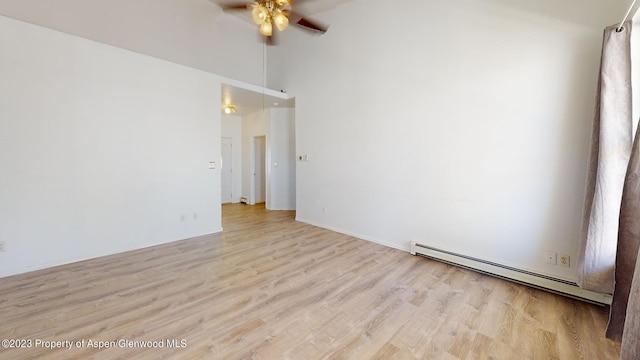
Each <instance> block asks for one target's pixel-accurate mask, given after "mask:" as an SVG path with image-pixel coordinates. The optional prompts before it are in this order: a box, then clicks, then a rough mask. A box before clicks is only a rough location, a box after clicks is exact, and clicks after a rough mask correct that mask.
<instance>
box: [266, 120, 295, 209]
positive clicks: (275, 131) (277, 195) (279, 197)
mask: <svg viewBox="0 0 640 360" xmlns="http://www.w3.org/2000/svg"><path fill="white" fill-rule="evenodd" d="M270 128H271V132H270V133H271V142H270V143H271V151H270V154H271V156H270V162H269V164H268V167H269V172H270V175H271V176H270V179H271V180H270V185H271V186H270V191H271V196H270V200H271V201H270V202H269V204H268V205H269V209H270V210H295V208H296V153H295V124H294V109H293V108H272V109H271V124H270ZM276 165H277V166H276Z"/></svg>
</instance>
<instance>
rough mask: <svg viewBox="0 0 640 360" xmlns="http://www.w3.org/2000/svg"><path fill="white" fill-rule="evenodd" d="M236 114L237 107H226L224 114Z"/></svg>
mask: <svg viewBox="0 0 640 360" xmlns="http://www.w3.org/2000/svg"><path fill="white" fill-rule="evenodd" d="M235 112H236V107H235V106H233V105H227V106H225V107H224V113H225V114H233V113H235Z"/></svg>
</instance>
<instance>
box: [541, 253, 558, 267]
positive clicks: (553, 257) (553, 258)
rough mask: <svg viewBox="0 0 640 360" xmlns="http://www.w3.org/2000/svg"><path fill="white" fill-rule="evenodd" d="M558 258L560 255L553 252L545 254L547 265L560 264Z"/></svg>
mask: <svg viewBox="0 0 640 360" xmlns="http://www.w3.org/2000/svg"><path fill="white" fill-rule="evenodd" d="M557 258H558V254H557V253H555V252H553V251H545V252H544V262H546V263H547V264H551V265H556V264H557V263H558V261H557Z"/></svg>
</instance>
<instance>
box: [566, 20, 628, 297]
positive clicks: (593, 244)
mask: <svg viewBox="0 0 640 360" xmlns="http://www.w3.org/2000/svg"><path fill="white" fill-rule="evenodd" d="M616 28H617V25H616V26H610V27H607V28H606V29H605V30H604V38H603V44H602V60H601V63H600V77H599V80H598V92H597V98H596V111H595V116H594V121H593V135H592V140H591V156H590V162H589V177H588V183H587V196H586V199H585V209H584V217H583V222H582V224H583V225H582V233H581V251H580V252H579V253H578V261H577V267H578V276H577V280H578V285H580V287H582V288H585V289H588V290H592V291H597V292H601V293H609V294H610V293H612V292H613V278H614V266H615V265H614V264H615V258H616V248H617V242H618V225H619V213H620V204H621V200H622V188H623V185H624V179H625V174H626V171H627V165H628V164H629V155H630V153H631V143H632V135H633V134H632V132H633V130H632V122H631V50H630V39H631V22H626V23H625V24H624V30H623V31H621V32H617V31H616Z"/></svg>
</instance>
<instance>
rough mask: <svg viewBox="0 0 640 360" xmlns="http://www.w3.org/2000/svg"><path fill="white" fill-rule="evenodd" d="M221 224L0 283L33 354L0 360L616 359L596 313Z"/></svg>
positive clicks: (15, 333) (344, 247) (306, 238)
mask: <svg viewBox="0 0 640 360" xmlns="http://www.w3.org/2000/svg"><path fill="white" fill-rule="evenodd" d="M223 213H224V216H223V226H224V231H223V232H222V233H220V234H214V235H209V236H203V237H199V238H195V239H190V240H184V241H179V242H174V243H170V244H165V245H161V246H156V247H152V248H147V249H142V250H137V251H133V252H128V253H124V254H118V255H113V256H107V257H102V258H97V259H93V260H88V261H83V262H79V263H74V264H70V265H65V266H60V267H56V268H52V269H46V270H42V271H36V272H32V273H28V274H23V275H18V276H13V277H8V278H2V279H0V337H1V338H2V339H26V340H30V341H31V344H32V347H31V348H20V349H2V348H0V359H34V358H42V359H303V360H309V359H508V360H512V359H535V360H538V359H597V360H604V359H617V357H618V352H619V344H617V343H614V342H611V341H609V340H606V339H605V338H604V336H603V334H604V329H605V326H606V321H607V314H606V309H604V308H602V307H598V306H595V305H590V304H586V303H583V302H580V301H576V300H571V299H567V298H564V297H561V296H558V295H554V294H550V293H547V292H544V291H539V290H535V289H531V288H528V287H526V286H522V285H518V284H514V283H510V282H507V281H504V280H500V279H496V278H492V277H489V276H485V275H481V274H477V273H474V272H471V271H468V270H464V269H460V268H457V267H453V266H450V265H446V264H443V263H440V262H436V261H433V260H429V259H426V258H422V257H417V256H411V255H410V254H408V253H406V252H402V251H399V250H395V249H390V248H387V247H384V246H380V245H377V244H374V243H371V242H367V241H364V240H358V239H355V238H353V237H350V236H346V235H342V234H338V233H335V232H331V231H328V230H324V229H320V228H317V227H313V226H310V225H306V224H302V223H298V222H295V221H294V212H291V211H274V212H269V211H266V210H265V209H264V207H263V206H249V205H241V204H233V205H224V206H223ZM119 339H123V340H124V341H130V342H133V341H155V342H156V346H159V345H163V346H164V347H155V348H141V347H117V346H122V345H127V344H123V343H122V342H118V341H119ZM183 339H184V342H182V340H183ZM83 340H84V345H82V343H81V342H82V341H83ZM89 340H91V341H92V344H93V345H95V346H97V345H99V342H104V343H105V344H107V345H114V343H109V342H115V345H116V347H110V348H104V349H100V350H99V349H96V348H90V347H88V345H89V342H88V341H89ZM36 341H71V342H72V349H56V350H49V349H44V348H42V347H38V348H36V347H35V346H36V343H35V342H36ZM172 341H173V342H172ZM39 344H40V345H41V346H42V345H43V344H44V343H39ZM142 344H144V343H142ZM170 344H173V345H174V347H171V348H169V347H168V346H169V345H170ZM13 345H16V344H15V343H14V344H13ZM20 345H27V343H26V342H25V343H22V344H20ZM77 345H81V346H82V347H81V348H78V347H77ZM130 345H131V343H129V346H130ZM151 345H153V344H151ZM175 345H179V346H182V345H185V347H175ZM138 346H140V345H138Z"/></svg>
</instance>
